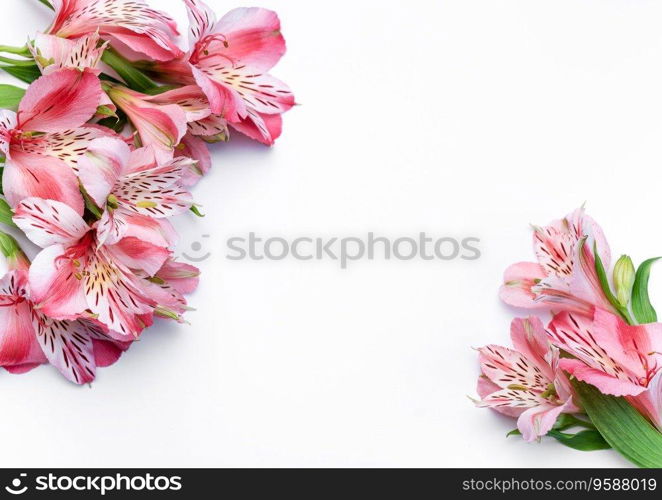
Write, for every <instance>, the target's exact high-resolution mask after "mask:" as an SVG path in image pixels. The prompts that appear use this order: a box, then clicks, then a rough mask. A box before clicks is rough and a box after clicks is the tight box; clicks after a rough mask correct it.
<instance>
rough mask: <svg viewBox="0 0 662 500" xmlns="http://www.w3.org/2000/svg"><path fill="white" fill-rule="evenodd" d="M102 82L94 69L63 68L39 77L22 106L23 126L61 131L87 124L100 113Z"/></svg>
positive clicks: (24, 128) (35, 129)
mask: <svg viewBox="0 0 662 500" xmlns="http://www.w3.org/2000/svg"><path fill="white" fill-rule="evenodd" d="M102 93H103V91H102V90H101V82H100V81H99V78H98V77H97V76H96V75H94V74H92V73H90V72H80V71H78V70H76V69H61V70H58V71H55V72H53V73H51V74H49V75H44V76H42V77H41V78H39V79H37V80H35V81H34V82H33V83H32V84H31V85H30V86H29V87H28V89H27V91H26V93H25V96H24V97H23V99H22V100H21V104H20V105H19V107H18V124H19V128H20V129H21V130H24V131H34V132H61V131H63V130H67V129H70V128H76V127H80V126H81V125H83V124H84V123H85V122H87V121H88V120H89V119H90V118H92V117H93V116H94V114H95V113H96V110H97V107H98V106H99V102H100V101H101V95H102Z"/></svg>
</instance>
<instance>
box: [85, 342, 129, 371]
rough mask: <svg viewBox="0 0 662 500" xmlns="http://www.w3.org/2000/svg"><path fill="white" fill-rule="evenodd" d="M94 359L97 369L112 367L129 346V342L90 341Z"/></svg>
mask: <svg viewBox="0 0 662 500" xmlns="http://www.w3.org/2000/svg"><path fill="white" fill-rule="evenodd" d="M92 345H93V347H94V359H95V361H96V364H97V366H98V367H99V368H105V367H108V366H111V365H114V364H115V363H116V362H117V361H118V360H119V359H120V357H121V356H122V354H124V353H125V352H126V351H127V350H128V349H129V346H130V345H131V343H130V342H118V341H111V340H100V339H92Z"/></svg>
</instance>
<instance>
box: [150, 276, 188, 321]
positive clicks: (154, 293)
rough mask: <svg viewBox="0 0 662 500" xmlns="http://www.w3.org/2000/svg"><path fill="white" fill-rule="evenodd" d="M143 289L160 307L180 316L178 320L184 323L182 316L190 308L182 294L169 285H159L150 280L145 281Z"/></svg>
mask: <svg viewBox="0 0 662 500" xmlns="http://www.w3.org/2000/svg"><path fill="white" fill-rule="evenodd" d="M142 287H143V290H145V293H146V294H147V295H149V297H150V298H151V299H152V300H154V302H156V304H158V306H159V307H162V308H165V309H168V310H169V311H172V312H175V313H177V315H179V316H180V317H179V318H178V320H179V321H180V322H183V319H182V318H181V315H182V314H184V313H185V312H186V311H187V310H188V308H187V305H186V299H185V298H184V296H183V295H182V294H181V293H179V292H178V291H177V290H175V289H174V288H173V287H172V286H170V285H169V284H167V283H160V284H157V283H154V282H151V281H148V280H143V282H142ZM171 319H172V318H171Z"/></svg>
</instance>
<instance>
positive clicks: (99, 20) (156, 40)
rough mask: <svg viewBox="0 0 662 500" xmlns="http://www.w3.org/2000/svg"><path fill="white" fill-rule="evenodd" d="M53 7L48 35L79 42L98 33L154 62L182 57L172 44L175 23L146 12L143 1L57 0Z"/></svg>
mask: <svg viewBox="0 0 662 500" xmlns="http://www.w3.org/2000/svg"><path fill="white" fill-rule="evenodd" d="M53 6H54V8H55V9H56V17H55V21H54V22H53V24H52V25H51V27H50V28H49V30H48V32H49V33H50V34H53V35H58V36H61V37H64V38H78V37H80V36H82V35H86V34H88V33H91V32H94V31H97V30H98V31H99V32H100V33H101V34H102V35H111V36H113V37H115V38H117V39H119V40H121V41H122V42H123V43H125V44H127V45H128V46H129V47H131V48H132V49H133V50H135V51H138V52H142V53H144V54H146V55H148V56H150V58H153V59H159V60H169V59H172V58H174V57H179V56H181V55H182V51H181V50H180V49H179V48H178V47H177V46H176V45H175V43H174V41H173V38H174V37H175V36H177V34H178V33H177V25H176V24H175V22H174V21H173V20H172V18H170V17H169V16H168V15H167V14H165V13H163V12H160V11H157V10H154V9H151V8H149V7H148V6H147V5H146V3H145V2H144V0H113V1H112V2H111V1H106V0H84V1H78V0H76V1H66V0H57V1H56V2H55V3H54V4H53Z"/></svg>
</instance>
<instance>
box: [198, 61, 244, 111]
mask: <svg viewBox="0 0 662 500" xmlns="http://www.w3.org/2000/svg"><path fill="white" fill-rule="evenodd" d="M191 71H192V73H193V77H194V78H195V82H196V83H197V84H198V86H199V87H200V88H201V89H202V91H203V92H204V93H205V96H207V99H208V100H209V107H210V109H211V112H212V113H213V114H215V115H220V116H221V117H223V118H225V119H226V120H229V121H231V122H236V121H239V120H241V117H243V116H246V113H247V111H246V103H245V102H244V101H243V99H242V98H241V96H240V95H239V93H238V92H237V91H235V90H234V89H233V88H232V87H231V86H229V85H227V84H226V83H225V82H223V81H222V80H221V79H220V78H218V77H219V76H220V77H222V76H224V75H222V74H221V72H220V71H217V70H212V69H205V68H202V69H200V68H198V67H196V66H191ZM223 71H226V72H228V74H229V71H228V70H223ZM217 72H218V73H219V75H216V73H217Z"/></svg>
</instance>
